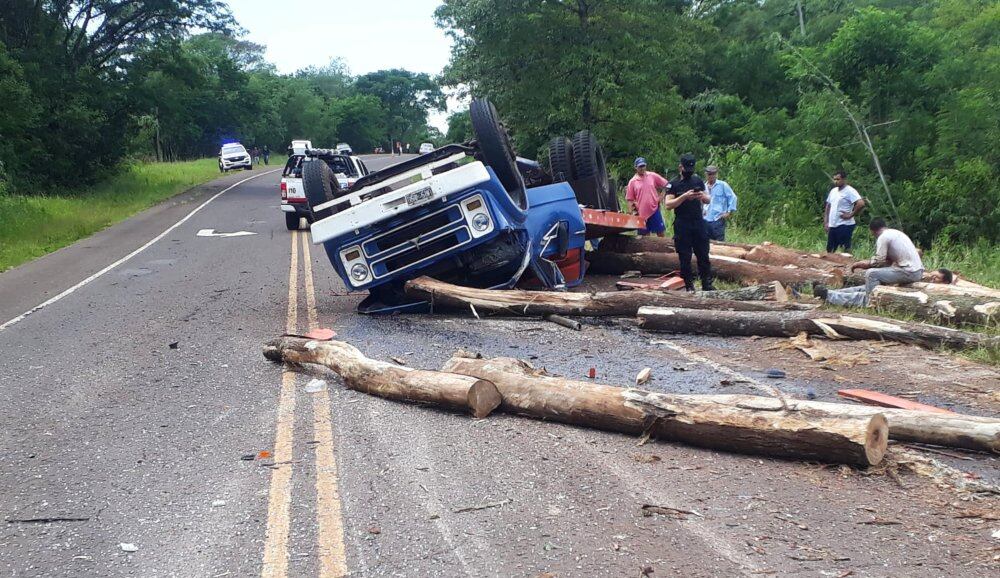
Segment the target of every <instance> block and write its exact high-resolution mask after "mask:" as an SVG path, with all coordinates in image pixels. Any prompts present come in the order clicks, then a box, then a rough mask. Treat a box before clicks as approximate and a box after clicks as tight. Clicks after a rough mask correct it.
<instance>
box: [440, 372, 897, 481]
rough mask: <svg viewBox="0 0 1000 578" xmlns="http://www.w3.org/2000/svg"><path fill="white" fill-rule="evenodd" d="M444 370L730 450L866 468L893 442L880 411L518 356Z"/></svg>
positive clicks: (574, 418) (563, 416)
mask: <svg viewBox="0 0 1000 578" xmlns="http://www.w3.org/2000/svg"><path fill="white" fill-rule="evenodd" d="M444 371H448V372H454V373H461V374H464V375H470V376H473V377H478V378H480V379H486V380H489V381H490V382H492V383H494V384H496V386H497V388H498V389H499V390H500V393H501V395H502V397H503V404H502V406H501V409H503V410H504V411H510V412H514V413H518V414H522V415H528V416H531V417H535V418H541V419H547V420H552V421H558V422H562V423H570V424H575V425H582V426H587V427H597V428H601V429H606V430H612V431H621V432H625V433H632V434H637V433H639V432H647V433H649V434H650V436H651V437H655V438H658V439H662V440H671V441H680V442H684V443H688V444H691V445H696V446H700V447H708V448H713V449H719V450H725V451H735V452H740V453H750V454H759V455H767V456H776V457H784V458H796V459H808V460H819V461H824V462H831V463H847V464H853V465H860V466H867V465H874V464H877V463H879V462H881V461H882V458H883V456H884V455H885V450H886V445H887V441H888V426H887V424H886V420H885V417H883V416H882V415H881V414H875V415H863V416H827V415H811V414H807V413H805V412H783V411H775V410H774V409H773V408H771V407H765V408H764V409H760V407H754V406H751V405H741V404H738V403H737V404H730V405H726V404H718V403H699V402H698V401H697V400H689V399H686V398H683V397H682V396H673V397H672V398H668V397H666V396H658V395H657V394H653V393H650V392H646V391H641V390H634V389H629V390H626V389H623V388H620V387H614V386H611V385H602V384H597V383H590V382H584V381H575V380H571V379H564V378H560V377H553V376H548V375H544V374H541V373H540V372H536V371H534V370H532V368H530V367H528V366H527V365H525V364H524V363H523V362H519V361H518V360H514V359H470V358H466V357H453V358H452V359H451V360H449V361H448V363H447V364H445V367H444ZM747 397H752V396H747ZM761 399H768V398H761ZM773 401H774V402H776V403H777V402H778V400H773ZM759 405H760V406H763V402H760V404H759Z"/></svg>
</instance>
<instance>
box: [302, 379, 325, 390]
mask: <svg viewBox="0 0 1000 578" xmlns="http://www.w3.org/2000/svg"><path fill="white" fill-rule="evenodd" d="M303 390H304V391H305V392H306V393H319V392H321V391H326V381H324V380H322V379H312V380H309V383H307V384H306V386H305V387H304V388H303Z"/></svg>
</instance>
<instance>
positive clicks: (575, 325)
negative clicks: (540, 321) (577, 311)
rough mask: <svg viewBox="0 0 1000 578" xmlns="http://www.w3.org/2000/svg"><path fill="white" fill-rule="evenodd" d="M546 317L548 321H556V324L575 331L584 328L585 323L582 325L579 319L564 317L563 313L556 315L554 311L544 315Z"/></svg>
mask: <svg viewBox="0 0 1000 578" xmlns="http://www.w3.org/2000/svg"><path fill="white" fill-rule="evenodd" d="M544 319H545V320H546V321H549V322H552V323H555V324H556V325H562V326H563V327H566V328H569V329H572V330H574V331H580V329H582V328H583V325H581V324H580V322H579V321H576V320H573V319H568V318H566V317H563V316H562V315H556V314H554V313H549V314H548V315H546V316H545V317H544Z"/></svg>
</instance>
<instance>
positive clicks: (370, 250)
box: [362, 205, 472, 279]
mask: <svg viewBox="0 0 1000 578" xmlns="http://www.w3.org/2000/svg"><path fill="white" fill-rule="evenodd" d="M471 241H472V234H471V232H470V231H469V227H468V226H467V224H466V222H465V215H464V214H463V213H462V210H461V208H460V207H459V206H458V205H452V206H450V207H447V208H444V209H441V210H439V211H437V212H435V213H432V214H430V215H426V216H424V217H421V218H419V219H417V220H415V221H410V222H404V223H402V224H401V225H400V226H398V227H397V228H395V229H393V230H391V231H389V232H388V233H383V234H382V235H379V236H378V237H375V238H373V239H370V240H368V241H366V242H364V243H363V244H362V248H363V250H364V254H365V257H367V259H368V261H369V263H370V264H371V267H372V273H373V275H374V277H375V278H376V279H379V278H382V277H385V276H386V275H391V274H393V273H396V272H397V271H400V270H402V269H406V268H407V267H410V266H413V265H416V264H418V263H420V262H422V261H425V260H428V259H431V258H433V257H436V256H437V255H440V254H441V253H445V252H447V251H451V250H452V249H454V248H456V247H461V246H462V245H465V244H467V243H469V242H471Z"/></svg>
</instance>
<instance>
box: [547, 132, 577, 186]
mask: <svg viewBox="0 0 1000 578" xmlns="http://www.w3.org/2000/svg"><path fill="white" fill-rule="evenodd" d="M549 170H550V171H552V180H553V181H555V182H557V183H561V182H563V181H572V180H576V169H575V167H574V166H573V141H571V140H569V139H568V138H566V137H564V136H557V137H556V138H554V139H552V140H551V141H550V142H549Z"/></svg>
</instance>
